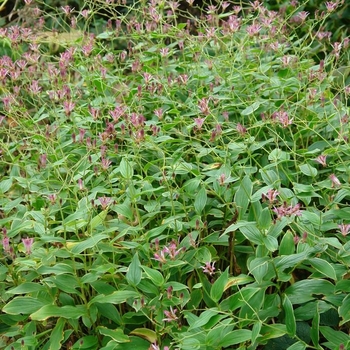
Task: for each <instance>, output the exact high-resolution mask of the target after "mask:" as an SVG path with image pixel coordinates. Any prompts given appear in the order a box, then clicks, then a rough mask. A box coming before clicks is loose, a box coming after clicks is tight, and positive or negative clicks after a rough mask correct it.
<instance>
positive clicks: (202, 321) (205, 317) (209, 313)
mask: <svg viewBox="0 0 350 350" xmlns="http://www.w3.org/2000/svg"><path fill="white" fill-rule="evenodd" d="M218 314H219V311H218V309H217V308H211V309H208V310H205V311H203V312H202V313H201V314H200V315H199V317H198V319H197V320H196V321H195V322H194V323H193V324H191V325H190V328H189V330H191V329H196V328H199V327H203V326H205V325H206V324H207V323H208V322H209V320H210V319H211V318H212V317H213V316H215V315H218Z"/></svg>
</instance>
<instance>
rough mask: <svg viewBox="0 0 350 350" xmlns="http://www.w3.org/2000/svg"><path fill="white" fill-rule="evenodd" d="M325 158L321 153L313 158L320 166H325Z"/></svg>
mask: <svg viewBox="0 0 350 350" xmlns="http://www.w3.org/2000/svg"><path fill="white" fill-rule="evenodd" d="M326 158H327V156H326V155H323V154H321V155H319V156H318V157H317V158H316V159H315V161H316V162H317V163H320V164H321V165H322V166H324V167H325V166H327V163H326Z"/></svg>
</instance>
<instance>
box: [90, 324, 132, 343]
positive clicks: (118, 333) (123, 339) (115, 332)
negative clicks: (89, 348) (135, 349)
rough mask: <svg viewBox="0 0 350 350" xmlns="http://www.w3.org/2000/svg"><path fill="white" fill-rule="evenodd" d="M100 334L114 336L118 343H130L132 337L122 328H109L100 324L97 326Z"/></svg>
mask: <svg viewBox="0 0 350 350" xmlns="http://www.w3.org/2000/svg"><path fill="white" fill-rule="evenodd" d="M97 329H98V331H99V332H100V334H102V335H104V336H106V337H109V338H112V339H113V340H114V341H115V342H117V343H129V342H130V339H129V337H128V336H127V335H125V334H124V332H123V330H122V329H120V328H117V329H109V328H106V327H102V326H99V327H97Z"/></svg>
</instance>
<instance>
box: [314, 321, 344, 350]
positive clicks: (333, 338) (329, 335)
mask: <svg viewBox="0 0 350 350" xmlns="http://www.w3.org/2000/svg"><path fill="white" fill-rule="evenodd" d="M320 332H321V333H322V335H323V336H324V337H325V338H326V339H327V340H328V341H329V342H330V343H331V344H332V345H333V346H334V347H337V348H338V347H339V346H340V344H343V345H346V344H347V343H348V342H349V341H350V337H349V336H348V335H347V334H346V333H344V332H340V331H336V330H334V329H333V328H331V327H328V326H320Z"/></svg>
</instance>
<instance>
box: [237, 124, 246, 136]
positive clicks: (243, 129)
mask: <svg viewBox="0 0 350 350" xmlns="http://www.w3.org/2000/svg"><path fill="white" fill-rule="evenodd" d="M236 130H237V131H238V132H239V133H240V134H241V136H244V135H245V133H246V132H247V129H246V128H245V127H244V126H243V125H242V124H241V123H237V126H236Z"/></svg>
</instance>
